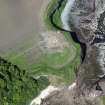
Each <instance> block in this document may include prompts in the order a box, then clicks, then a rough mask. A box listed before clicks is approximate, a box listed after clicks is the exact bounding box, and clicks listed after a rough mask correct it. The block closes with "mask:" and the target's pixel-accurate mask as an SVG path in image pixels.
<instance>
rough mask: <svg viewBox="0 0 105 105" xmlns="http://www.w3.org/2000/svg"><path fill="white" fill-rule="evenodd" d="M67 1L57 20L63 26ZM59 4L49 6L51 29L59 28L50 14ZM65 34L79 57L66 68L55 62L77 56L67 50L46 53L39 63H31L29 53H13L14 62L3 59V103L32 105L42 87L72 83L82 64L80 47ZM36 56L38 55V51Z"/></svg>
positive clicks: (0, 96)
mask: <svg viewBox="0 0 105 105" xmlns="http://www.w3.org/2000/svg"><path fill="white" fill-rule="evenodd" d="M65 2H66V0H65V1H64V3H63V5H62V7H61V8H60V9H59V10H58V11H57V12H56V14H55V20H54V21H56V23H57V24H58V25H60V26H61V21H60V14H61V11H62V9H63V8H64V6H65ZM55 3H56V0H52V1H51V3H50V4H49V5H48V7H47V9H46V11H47V14H45V22H46V24H47V26H48V29H51V30H52V29H53V30H55V31H56V29H55V28H53V27H52V25H51V24H50V21H49V13H50V12H51V10H52V8H53V6H54V5H55ZM64 36H65V38H66V40H67V41H68V42H70V44H73V46H75V48H76V56H75V58H74V60H73V61H71V62H68V63H67V64H65V65H64V66H62V67H56V66H55V65H57V64H63V63H64V62H65V61H66V59H67V58H68V57H70V56H73V53H69V52H68V50H67V49H66V50H64V51H63V52H64V53H62V54H59V53H54V54H42V55H41V56H40V57H38V59H37V60H35V61H36V62H33V61H34V60H33V61H32V62H31V63H30V61H28V60H29V59H28V58H27V57H26V56H27V55H28V54H27V53H23V54H19V56H16V55H15V54H14V53H13V54H12V53H11V56H10V55H9V61H11V62H12V63H10V62H8V61H7V60H4V59H2V58H0V105H29V103H30V101H31V100H32V99H33V98H35V97H36V96H37V95H38V93H39V92H40V91H41V90H43V89H44V88H46V87H47V86H48V85H49V83H51V84H54V85H62V84H63V85H64V84H66V85H69V84H70V83H71V82H73V80H74V78H75V73H74V70H75V69H76V67H77V66H78V65H79V64H80V47H79V45H77V44H75V43H74V42H73V41H72V39H71V38H70V36H69V35H68V34H67V33H64ZM23 47H27V46H23ZM22 49H23V48H22ZM37 53H39V52H37ZM69 54H71V55H69ZM59 55H60V56H59ZM32 56H33V58H34V56H35V54H33V55H32ZM10 57H11V58H10ZM7 58H8V57H7ZM27 61H28V62H27ZM13 64H16V65H18V66H16V65H13ZM20 68H21V69H20Z"/></svg>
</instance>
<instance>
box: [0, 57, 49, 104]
mask: <svg viewBox="0 0 105 105" xmlns="http://www.w3.org/2000/svg"><path fill="white" fill-rule="evenodd" d="M47 85H49V81H48V79H47V78H46V77H44V76H40V77H39V78H37V79H36V78H34V77H33V76H32V75H29V74H27V72H26V71H25V70H22V69H19V68H18V66H16V65H13V64H11V63H10V62H7V61H6V60H4V59H2V58H0V105H29V103H30V102H31V100H32V99H33V98H34V97H35V96H36V95H38V93H39V92H40V91H41V90H42V89H44V88H45V87H46V86H47Z"/></svg>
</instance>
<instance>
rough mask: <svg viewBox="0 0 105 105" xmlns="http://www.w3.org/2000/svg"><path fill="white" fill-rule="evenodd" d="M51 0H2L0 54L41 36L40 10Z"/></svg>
mask: <svg viewBox="0 0 105 105" xmlns="http://www.w3.org/2000/svg"><path fill="white" fill-rule="evenodd" d="M48 1H49V0H0V54H1V52H2V51H5V50H6V51H8V49H10V48H16V47H17V44H22V43H24V41H26V40H28V39H31V38H33V37H34V38H35V39H38V38H39V33H40V31H41V30H43V29H42V28H43V27H42V24H41V21H40V14H41V13H40V11H41V8H42V7H43V5H45V2H46V3H47V2H48Z"/></svg>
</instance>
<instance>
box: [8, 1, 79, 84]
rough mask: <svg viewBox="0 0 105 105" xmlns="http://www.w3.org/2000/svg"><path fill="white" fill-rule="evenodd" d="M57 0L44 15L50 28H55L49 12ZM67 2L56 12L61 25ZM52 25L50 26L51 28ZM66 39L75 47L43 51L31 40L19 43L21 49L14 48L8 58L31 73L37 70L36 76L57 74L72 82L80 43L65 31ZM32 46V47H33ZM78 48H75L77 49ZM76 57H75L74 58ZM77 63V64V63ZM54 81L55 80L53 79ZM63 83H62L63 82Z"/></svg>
mask: <svg viewBox="0 0 105 105" xmlns="http://www.w3.org/2000/svg"><path fill="white" fill-rule="evenodd" d="M55 3H56V0H52V1H51V3H50V4H49V5H48V7H47V9H46V12H45V13H46V14H45V16H44V21H45V24H46V25H47V26H48V29H49V30H50V29H51V30H55V31H56V29H54V28H53V27H52V25H51V24H50V21H49V17H48V14H49V13H50V12H51V10H52V7H53V6H54V5H55ZM64 5H65V2H64V3H63V5H62V7H61V8H60V9H59V11H58V12H56V14H55V20H54V21H55V22H56V23H57V24H58V25H60V26H61V21H60V14H61V11H62V9H63V8H64ZM49 27H50V28H49ZM64 36H65V38H66V41H67V42H68V43H70V44H72V46H73V47H71V48H65V49H64V50H63V51H62V52H61V53H58V52H54V53H52V54H50V53H43V52H41V50H40V48H38V46H37V47H34V43H35V45H36V44H37V42H35V41H34V39H33V40H30V41H28V43H27V42H25V43H24V44H22V45H19V47H20V48H21V50H19V51H18V50H17V49H15V50H13V51H10V53H9V52H8V54H7V55H6V58H8V59H9V60H10V61H11V62H12V63H13V64H16V65H18V66H19V67H20V68H22V69H26V70H27V71H28V72H29V73H30V72H32V73H33V72H35V73H34V75H35V76H39V75H42V74H43V75H51V74H53V75H55V76H58V77H59V78H61V80H62V81H63V82H65V83H66V84H67V82H68V84H70V83H71V82H72V81H73V80H74V78H73V77H74V68H75V67H76V66H78V65H79V63H80V61H79V53H80V52H79V51H80V49H79V45H76V44H75V43H74V42H73V41H72V40H71V38H70V36H69V35H68V34H67V33H64ZM31 47H32V48H31ZM74 48H75V49H76V50H75V49H74ZM73 57H74V58H73ZM70 59H71V60H72V61H71V60H70ZM75 63H76V64H77V65H76V64H75ZM52 82H53V80H52ZM61 84H62V83H61Z"/></svg>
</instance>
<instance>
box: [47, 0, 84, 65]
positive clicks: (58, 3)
mask: <svg viewBox="0 0 105 105" xmlns="http://www.w3.org/2000/svg"><path fill="white" fill-rule="evenodd" d="M63 1H64V0H58V2H57V5H56V6H55V7H54V8H53V10H52V12H51V13H50V15H49V18H50V21H51V24H52V25H53V26H54V27H55V28H56V29H58V30H60V31H64V32H68V33H69V34H70V35H71V37H72V39H73V41H74V42H76V43H78V44H79V45H80V47H81V55H80V58H81V63H82V62H83V61H84V59H85V56H86V44H85V43H82V42H81V41H80V40H79V38H78V37H77V34H76V32H71V31H68V30H65V29H63V28H62V27H59V26H58V25H57V24H56V23H55V22H54V21H53V20H54V15H55V12H56V11H57V10H59V8H60V7H61V5H62V3H63Z"/></svg>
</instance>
